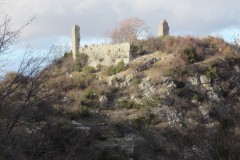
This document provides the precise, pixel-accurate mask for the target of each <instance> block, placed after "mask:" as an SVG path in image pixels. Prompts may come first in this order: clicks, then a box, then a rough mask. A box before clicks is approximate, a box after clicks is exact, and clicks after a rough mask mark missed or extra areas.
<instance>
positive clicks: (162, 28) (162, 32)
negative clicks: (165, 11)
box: [157, 19, 169, 37]
mask: <svg viewBox="0 0 240 160" xmlns="http://www.w3.org/2000/svg"><path fill="white" fill-rule="evenodd" d="M166 35H169V26H168V23H167V21H166V19H164V20H162V21H161V22H160V25H159V27H158V34H157V36H158V37H162V36H166Z"/></svg>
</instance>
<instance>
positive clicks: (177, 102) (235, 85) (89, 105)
mask: <svg viewBox="0 0 240 160" xmlns="http://www.w3.org/2000/svg"><path fill="white" fill-rule="evenodd" d="M235 51H236V50H234V46H233V45H231V44H228V43H226V42H224V41H223V40H222V39H220V38H215V37H207V38H203V39H199V38H193V37H165V38H162V39H155V38H150V39H148V40H145V41H139V42H138V43H137V44H135V45H133V46H132V54H133V56H134V57H135V58H134V60H133V61H132V62H131V63H130V64H128V65H126V66H125V65H124V63H121V62H120V63H119V64H118V65H117V66H111V67H104V66H100V65H99V66H97V69H95V68H92V67H89V66H84V64H83V63H82V61H81V59H78V61H77V63H76V64H74V63H73V62H72V60H71V56H68V55H66V56H65V57H63V58H61V59H58V60H56V62H55V63H54V64H52V65H51V66H50V67H49V69H50V70H51V78H50V79H49V80H48V81H46V82H45V87H46V88H47V89H49V90H50V91H51V92H53V93H54V96H53V99H52V100H53V102H51V107H52V110H53V111H52V112H53V113H52V114H48V115H47V116H45V117H44V118H42V119H41V118H40V119H39V120H36V125H37V126H38V127H39V128H38V129H39V130H40V132H39V133H38V134H39V135H38V138H39V139H35V141H36V142H35V143H37V144H39V148H37V149H36V150H35V151H34V152H31V154H30V155H29V153H28V152H24V151H22V152H21V156H22V159H24V158H25V159H28V158H29V157H30V158H33V159H44V158H45V159H58V160H59V159H83V160H85V159H92V160H94V159H99V160H100V159H101V160H110V159H111V160H118V159H119V160H120V159H122V160H127V159H129V160H130V159H134V160H161V159H162V160H166V159H187V160H188V159H189V160H192V159H234V160H237V159H240V120H239V118H240V117H239V116H240V98H239V97H240V57H239V53H237V52H235ZM85 58H86V57H85ZM39 141H40V142H41V143H39ZM43 142H44V143H43ZM46 143H47V144H46ZM43 144H44V145H43ZM17 153H18V152H17ZM17 153H16V154H17ZM18 154H19V153H18ZM10 157H11V156H10Z"/></svg>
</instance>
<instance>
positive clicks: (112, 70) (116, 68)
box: [105, 61, 126, 76]
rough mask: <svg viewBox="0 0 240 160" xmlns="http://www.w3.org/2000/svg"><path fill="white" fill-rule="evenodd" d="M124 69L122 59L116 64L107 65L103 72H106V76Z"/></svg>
mask: <svg viewBox="0 0 240 160" xmlns="http://www.w3.org/2000/svg"><path fill="white" fill-rule="evenodd" d="M125 70H126V66H125V63H124V62H123V61H120V62H118V63H117V65H116V66H109V67H107V68H106V70H105V72H106V75H107V76H112V75H114V74H117V73H119V72H122V71H125Z"/></svg>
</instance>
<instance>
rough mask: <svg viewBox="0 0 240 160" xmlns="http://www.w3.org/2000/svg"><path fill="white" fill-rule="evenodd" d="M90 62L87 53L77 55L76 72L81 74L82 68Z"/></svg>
mask: <svg viewBox="0 0 240 160" xmlns="http://www.w3.org/2000/svg"><path fill="white" fill-rule="evenodd" d="M87 62H88V55H87V54H85V53H80V54H77V57H76V65H75V70H76V71H78V72H80V71H81V69H82V67H84V66H85V65H86V64H87Z"/></svg>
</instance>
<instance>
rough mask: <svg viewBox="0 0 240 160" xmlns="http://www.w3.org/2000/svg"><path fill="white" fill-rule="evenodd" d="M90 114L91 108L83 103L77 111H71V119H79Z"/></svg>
mask: <svg viewBox="0 0 240 160" xmlns="http://www.w3.org/2000/svg"><path fill="white" fill-rule="evenodd" d="M90 115H91V114H90V110H89V108H88V107H87V106H84V105H81V106H80V107H79V109H78V110H77V111H75V112H71V113H69V117H70V119H71V120H78V119H79V118H84V117H89V116H90Z"/></svg>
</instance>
